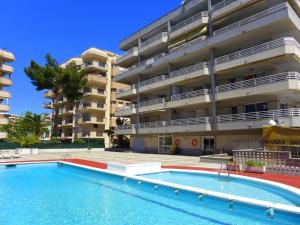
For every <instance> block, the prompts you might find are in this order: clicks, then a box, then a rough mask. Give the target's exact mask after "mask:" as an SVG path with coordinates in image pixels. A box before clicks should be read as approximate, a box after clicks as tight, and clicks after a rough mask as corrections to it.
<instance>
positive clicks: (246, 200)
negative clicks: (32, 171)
mask: <svg viewBox="0 0 300 225" xmlns="http://www.w3.org/2000/svg"><path fill="white" fill-rule="evenodd" d="M62 163H64V164H66V165H71V166H77V167H81V168H85V169H89V170H93V171H98V172H104V173H107V174H112V175H116V176H120V177H124V178H126V179H133V180H136V181H137V182H146V183H151V184H154V185H161V186H166V187H169V188H174V191H175V192H176V193H178V192H179V190H183V191H187V192H193V193H196V194H199V195H201V196H205V195H208V196H212V197H216V198H220V199H223V200H227V201H237V202H241V203H244V204H248V205H255V206H259V207H264V208H266V210H267V209H270V208H272V209H275V210H280V211H283V212H288V213H293V214H299V215H300V207H297V206H290V205H285V204H280V203H273V202H268V201H263V200H256V199H251V198H247V197H241V196H236V195H231V194H226V193H221V192H215V191H210V190H206V189H201V188H195V187H190V186H185V185H180V184H174V183H170V182H165V181H159V180H155V179H150V178H145V177H140V176H136V175H129V174H124V173H120V172H115V171H110V170H107V169H99V168H95V167H91V166H86V165H80V164H76V163H72V162H65V161H64V162H62ZM172 170H173V171H181V172H183V170H176V169H172ZM165 171H170V169H162V172H165ZM186 172H190V170H186ZM193 172H196V173H197V172H198V171H193ZM201 172H203V173H205V172H206V171H201ZM207 172H208V171H207ZM209 173H212V174H217V172H209ZM239 177H240V178H242V179H247V178H248V177H245V176H239ZM251 179H254V181H259V182H264V180H262V179H258V178H251ZM270 182H272V183H273V184H272V185H275V186H278V185H277V184H279V183H277V182H273V181H270ZM269 184H270V183H269ZM285 186H287V187H283V188H284V189H288V190H290V191H291V192H294V190H291V189H290V188H293V189H294V187H291V186H288V185H285ZM295 189H296V188H295ZM299 193H300V190H297V193H295V194H299Z"/></svg>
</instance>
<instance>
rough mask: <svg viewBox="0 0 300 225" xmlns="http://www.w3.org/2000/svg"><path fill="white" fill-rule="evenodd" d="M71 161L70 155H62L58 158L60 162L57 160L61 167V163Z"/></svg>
mask: <svg viewBox="0 0 300 225" xmlns="http://www.w3.org/2000/svg"><path fill="white" fill-rule="evenodd" d="M71 159H72V155H71V154H70V153H67V154H63V155H62V156H61V157H60V160H59V165H60V166H62V165H63V162H64V161H65V162H68V161H70V160H71Z"/></svg>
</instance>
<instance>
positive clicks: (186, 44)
mask: <svg viewBox="0 0 300 225" xmlns="http://www.w3.org/2000/svg"><path fill="white" fill-rule="evenodd" d="M204 40H206V36H201V37H198V38H196V39H194V40H191V41H189V42H186V43H184V44H182V45H179V46H177V47H175V48H172V49H170V54H173V53H175V52H178V51H180V50H182V49H185V48H187V47H190V46H192V45H195V44H198V43H200V42H203V41H204Z"/></svg>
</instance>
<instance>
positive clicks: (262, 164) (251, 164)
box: [245, 161, 265, 167]
mask: <svg viewBox="0 0 300 225" xmlns="http://www.w3.org/2000/svg"><path fill="white" fill-rule="evenodd" d="M245 165H246V166H255V167H263V166H265V164H264V163H259V162H255V161H247V162H246V163H245Z"/></svg>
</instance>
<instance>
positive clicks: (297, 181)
mask: <svg viewBox="0 0 300 225" xmlns="http://www.w3.org/2000/svg"><path fill="white" fill-rule="evenodd" d="M55 161H59V160H58V159H57V160H54V159H52V160H28V161H13V162H1V163H0V165H1V164H5V163H32V162H55ZM68 162H71V163H75V164H78V165H83V166H90V167H94V168H98V169H107V164H106V163H102V162H95V161H91V160H84V159H70V160H68ZM162 168H164V169H184V170H202V171H211V172H216V171H218V170H217V169H211V168H201V167H189V166H167V165H166V166H162ZM232 173H233V174H238V175H242V176H248V177H254V178H260V179H265V180H270V181H275V182H279V183H282V184H287V185H290V186H293V187H296V188H300V177H299V176H289V175H281V174H268V173H266V174H255V173H244V172H232Z"/></svg>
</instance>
